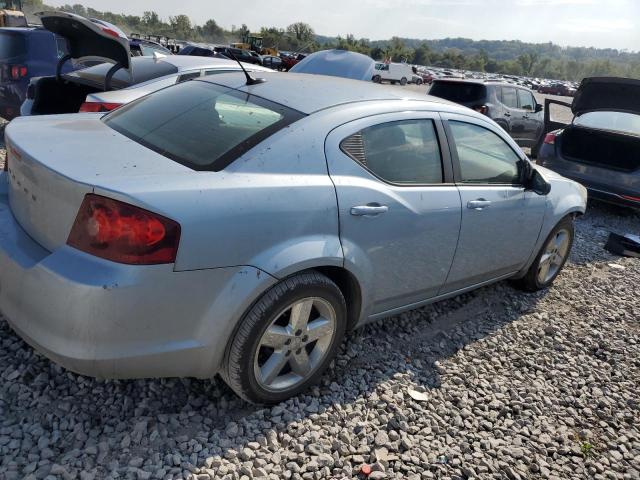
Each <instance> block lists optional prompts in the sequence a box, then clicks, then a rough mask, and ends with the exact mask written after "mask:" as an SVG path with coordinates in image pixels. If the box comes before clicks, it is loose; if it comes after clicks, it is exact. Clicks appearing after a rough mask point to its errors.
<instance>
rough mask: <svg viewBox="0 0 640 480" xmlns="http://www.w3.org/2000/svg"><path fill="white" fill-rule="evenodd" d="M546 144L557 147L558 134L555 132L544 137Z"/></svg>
mask: <svg viewBox="0 0 640 480" xmlns="http://www.w3.org/2000/svg"><path fill="white" fill-rule="evenodd" d="M544 143H546V144H547V145H555V143H556V133H555V132H550V133H547V134H546V135H545V137H544Z"/></svg>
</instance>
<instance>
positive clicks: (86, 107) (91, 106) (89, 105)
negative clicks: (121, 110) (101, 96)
mask: <svg viewBox="0 0 640 480" xmlns="http://www.w3.org/2000/svg"><path fill="white" fill-rule="evenodd" d="M120 106H122V104H121V103H106V102H84V103H83V104H82V105H80V110H79V111H80V112H110V111H111V110H115V109H116V108H118V107H120Z"/></svg>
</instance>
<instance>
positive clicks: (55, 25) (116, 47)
mask: <svg viewBox="0 0 640 480" xmlns="http://www.w3.org/2000/svg"><path fill="white" fill-rule="evenodd" d="M36 15H38V16H39V17H40V20H41V21H42V25H43V26H44V28H46V29H47V30H49V31H50V32H53V33H55V34H57V35H60V36H61V37H64V38H65V39H66V40H67V42H68V43H69V55H70V56H71V58H73V59H74V60H76V61H79V62H87V61H99V62H110V63H116V64H119V65H120V66H121V67H122V68H124V69H125V70H130V68H131V51H130V48H129V39H128V38H127V36H126V35H125V34H124V33H123V32H122V31H121V30H120V29H119V28H118V27H116V26H114V25H111V24H108V23H106V22H103V21H101V20H89V19H87V18H84V17H81V16H80V15H76V14H74V13H67V12H40V13H37V14H36Z"/></svg>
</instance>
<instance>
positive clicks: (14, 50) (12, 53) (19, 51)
mask: <svg viewBox="0 0 640 480" xmlns="http://www.w3.org/2000/svg"><path fill="white" fill-rule="evenodd" d="M25 53H27V43H26V41H25V37H24V36H23V35H16V34H13V33H9V32H0V60H6V59H8V58H13V57H19V56H21V55H24V54H25Z"/></svg>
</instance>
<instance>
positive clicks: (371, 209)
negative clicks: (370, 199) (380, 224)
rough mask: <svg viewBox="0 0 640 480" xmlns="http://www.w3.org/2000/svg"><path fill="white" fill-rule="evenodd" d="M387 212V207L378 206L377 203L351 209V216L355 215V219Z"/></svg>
mask: <svg viewBox="0 0 640 480" xmlns="http://www.w3.org/2000/svg"><path fill="white" fill-rule="evenodd" d="M388 211H389V207H387V206H386V205H380V204H378V203H370V204H368V205H358V206H356V207H351V215H355V216H356V217H366V216H375V215H380V214H381V213H385V212H388Z"/></svg>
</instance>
